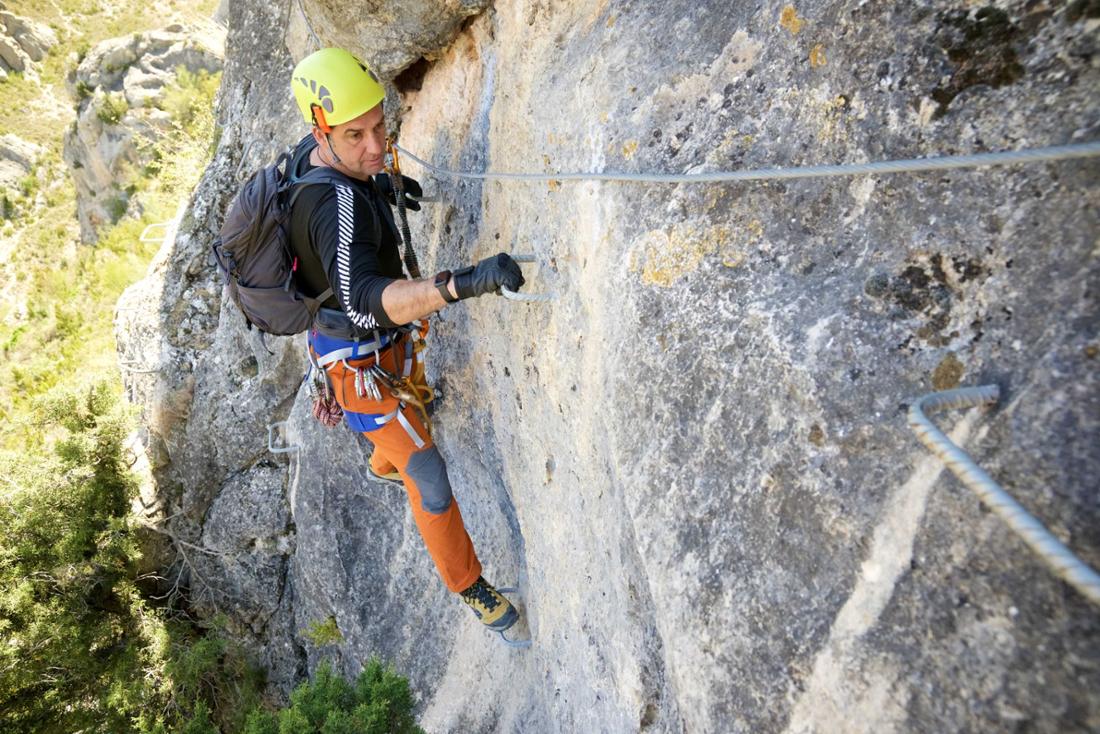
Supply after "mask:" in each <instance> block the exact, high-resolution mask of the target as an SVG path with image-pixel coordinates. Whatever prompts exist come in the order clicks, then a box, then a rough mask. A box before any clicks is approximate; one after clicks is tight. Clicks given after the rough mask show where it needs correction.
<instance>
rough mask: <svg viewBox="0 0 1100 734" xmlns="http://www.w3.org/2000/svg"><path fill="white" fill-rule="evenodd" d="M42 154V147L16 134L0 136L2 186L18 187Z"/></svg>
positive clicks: (5, 187) (0, 182) (0, 186)
mask: <svg viewBox="0 0 1100 734" xmlns="http://www.w3.org/2000/svg"><path fill="white" fill-rule="evenodd" d="M41 154H42V149H41V147H39V146H37V145H35V144H34V143H30V142H27V141H26V140H23V139H21V138H20V137H18V136H16V135H2V136H0V188H4V189H15V188H16V187H18V185H19V181H20V180H21V179H22V178H23V177H24V176H26V175H27V174H29V173H30V172H31V170H32V168H33V167H34V163H35V161H36V160H37V159H38V156H40V155H41Z"/></svg>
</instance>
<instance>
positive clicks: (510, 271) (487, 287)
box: [451, 252, 525, 298]
mask: <svg viewBox="0 0 1100 734" xmlns="http://www.w3.org/2000/svg"><path fill="white" fill-rule="evenodd" d="M451 277H452V278H454V282H455V292H456V293H457V294H458V297H459V298H474V297H476V296H483V295H485V294H486V293H494V292H496V291H499V290H500V288H501V286H503V287H505V288H507V289H508V290H511V291H517V290H519V289H520V286H522V285H523V284H524V282H525V281H524V280H523V273H522V272H521V271H520V269H519V264H518V263H516V261H515V260H513V259H512V258H511V256H510V255H506V254H505V253H503V252H502V253H500V254H499V255H493V256H492V257H487V258H485V259H484V260H482V261H481V262H479V263H478V264H477V265H472V266H470V267H468V268H463V269H462V270H457V271H455V273H454V274H453V275H452V276H451Z"/></svg>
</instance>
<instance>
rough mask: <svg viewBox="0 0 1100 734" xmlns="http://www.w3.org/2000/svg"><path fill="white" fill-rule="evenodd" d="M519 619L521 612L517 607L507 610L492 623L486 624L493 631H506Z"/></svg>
mask: <svg viewBox="0 0 1100 734" xmlns="http://www.w3.org/2000/svg"><path fill="white" fill-rule="evenodd" d="M518 621H519V612H517V611H516V608H515V607H512V608H510V609H509V610H508V611H507V612H505V614H504V616H503V617H501V618H500V619H498V620H497V621H495V622H493V623H492V624H486V625H485V626H486V627H488V628H489V629H491V630H492V631H493V632H504V631H505V630H507V629H510V628H511V627H512V625H514V624H515V623H516V622H518Z"/></svg>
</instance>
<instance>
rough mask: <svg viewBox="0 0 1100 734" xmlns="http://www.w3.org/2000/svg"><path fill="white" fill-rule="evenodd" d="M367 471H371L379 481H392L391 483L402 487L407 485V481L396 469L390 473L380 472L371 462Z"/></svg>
mask: <svg viewBox="0 0 1100 734" xmlns="http://www.w3.org/2000/svg"><path fill="white" fill-rule="evenodd" d="M367 471H369V472H370V475H371V476H372V477H374V478H375V479H378V480H379V481H383V482H390V483H391V484H398V485H400V486H402V487H404V486H405V482H404V481H402V479H401V475H400V474H399V473H398V472H397V470H396V469H394V470H393V471H391V472H390V473H389V474H379V473H377V472H375V471H374V467H372V466H371V465H370V464H367Z"/></svg>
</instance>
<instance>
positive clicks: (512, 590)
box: [497, 586, 531, 649]
mask: <svg viewBox="0 0 1100 734" xmlns="http://www.w3.org/2000/svg"><path fill="white" fill-rule="evenodd" d="M497 591H498V592H499V593H501V594H515V595H516V596H518V597H519V598H521V599H522V598H523V596H522V595H521V594H520V593H519V589H518V588H516V587H515V586H505V587H502V588H500V589H497ZM505 632H507V630H501V631H500V632H497V634H498V635H500V639H502V640H504V644H505V645H507V646H508V647H515V648H519V649H524V648H528V647H531V640H530V639H526V640H509V639H508V638H507V636H505V634H504V633H505Z"/></svg>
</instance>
